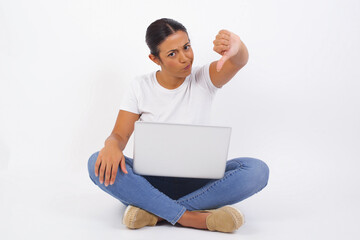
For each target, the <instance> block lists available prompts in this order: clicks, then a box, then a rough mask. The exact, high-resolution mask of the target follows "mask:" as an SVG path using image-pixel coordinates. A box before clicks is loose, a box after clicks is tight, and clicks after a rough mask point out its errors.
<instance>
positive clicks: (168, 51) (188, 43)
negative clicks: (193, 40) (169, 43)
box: [167, 41, 190, 53]
mask: <svg viewBox="0 0 360 240" xmlns="http://www.w3.org/2000/svg"><path fill="white" fill-rule="evenodd" d="M189 43H190V41H188V42H187V43H185V44H184V46H183V47H185V46H186V45H188V44H189ZM176 50H177V49H171V50H170V51H168V52H167V53H169V52H171V51H176Z"/></svg>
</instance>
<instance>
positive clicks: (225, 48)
mask: <svg viewBox="0 0 360 240" xmlns="http://www.w3.org/2000/svg"><path fill="white" fill-rule="evenodd" d="M213 49H214V51H215V52H217V53H219V54H221V55H223V54H224V52H226V51H228V50H229V49H230V46H225V45H220V46H214V48H213Z"/></svg>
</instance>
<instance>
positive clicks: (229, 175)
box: [178, 161, 242, 203]
mask: <svg viewBox="0 0 360 240" xmlns="http://www.w3.org/2000/svg"><path fill="white" fill-rule="evenodd" d="M236 162H237V163H238V164H239V167H238V168H237V169H235V170H234V171H233V172H232V173H230V174H228V175H227V176H226V177H224V178H222V179H220V181H216V182H214V183H213V184H211V185H210V186H209V187H207V188H206V189H204V190H203V191H202V192H200V193H198V194H197V195H195V196H192V197H190V198H187V199H183V200H181V201H180V202H178V203H181V202H188V201H190V200H193V199H194V198H197V197H199V196H200V195H202V194H204V193H205V192H207V191H209V190H210V189H211V188H213V187H214V186H216V185H217V184H219V183H221V182H223V181H225V180H226V179H227V178H229V177H231V176H232V175H234V174H235V173H237V172H238V171H240V170H241V167H242V163H241V162H238V161H236Z"/></svg>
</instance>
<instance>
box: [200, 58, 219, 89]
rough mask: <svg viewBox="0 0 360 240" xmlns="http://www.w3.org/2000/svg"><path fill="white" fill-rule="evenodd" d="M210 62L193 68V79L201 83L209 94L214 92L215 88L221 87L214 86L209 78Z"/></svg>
mask: <svg viewBox="0 0 360 240" xmlns="http://www.w3.org/2000/svg"><path fill="white" fill-rule="evenodd" d="M210 64H211V62H210V63H207V64H205V65H203V66H201V67H197V68H196V69H195V79H196V81H197V82H198V83H199V84H200V85H202V86H203V87H204V88H205V89H206V90H208V91H209V92H210V93H211V94H215V93H216V92H217V90H219V89H221V88H222V86H221V87H220V88H218V87H216V86H215V85H214V84H213V83H212V81H211V79H210Z"/></svg>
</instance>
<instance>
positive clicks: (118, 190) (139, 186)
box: [88, 152, 269, 225]
mask: <svg viewBox="0 0 360 240" xmlns="http://www.w3.org/2000/svg"><path fill="white" fill-rule="evenodd" d="M98 155H99V152H95V153H94V154H92V155H91V157H90V159H89V161H88V170H89V175H90V179H91V180H92V181H93V182H94V183H95V184H96V185H97V186H98V187H100V188H101V189H102V190H104V191H105V192H107V193H108V194H110V195H111V196H113V197H115V198H116V199H118V200H119V201H121V202H122V203H123V204H124V205H126V206H128V205H133V206H137V207H139V208H142V209H144V210H146V211H148V212H151V213H153V214H155V215H157V216H158V217H161V218H163V219H165V220H167V221H168V222H169V223H171V224H172V225H175V224H176V222H177V221H178V220H179V219H180V218H181V216H182V215H183V214H184V212H185V211H186V210H188V211H192V210H205V209H215V208H219V207H222V206H225V205H230V204H235V203H237V202H240V201H242V200H244V199H246V198H248V197H250V196H251V195H253V194H255V193H257V192H259V191H260V190H261V189H263V188H264V187H265V186H266V185H267V182H268V178H269V168H268V166H267V165H266V163H264V162H263V161H261V160H259V159H256V158H249V157H241V158H235V159H232V160H228V161H227V162H226V170H225V175H224V177H223V178H221V179H199V178H177V177H159V176H143V175H138V174H135V173H134V172H133V159H131V158H129V157H127V156H125V155H124V157H125V164H126V169H127V171H128V174H125V173H123V172H122V171H121V170H120V166H119V168H118V172H117V175H116V179H115V182H114V184H113V185H108V186H105V185H104V183H105V181H103V184H101V183H100V181H99V177H96V176H95V162H96V159H97V157H98Z"/></svg>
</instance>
